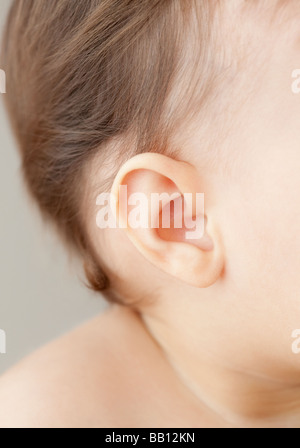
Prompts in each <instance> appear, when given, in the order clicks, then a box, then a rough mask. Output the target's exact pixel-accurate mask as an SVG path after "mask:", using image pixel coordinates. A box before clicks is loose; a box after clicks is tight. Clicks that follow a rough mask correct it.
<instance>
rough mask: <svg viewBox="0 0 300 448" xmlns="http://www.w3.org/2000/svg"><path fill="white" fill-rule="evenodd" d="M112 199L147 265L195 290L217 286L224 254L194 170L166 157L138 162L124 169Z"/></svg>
mask: <svg viewBox="0 0 300 448" xmlns="http://www.w3.org/2000/svg"><path fill="white" fill-rule="evenodd" d="M112 195H113V196H114V199H115V201H116V204H117V207H116V210H118V216H117V219H118V224H119V227H121V228H122V229H124V232H126V234H127V236H128V238H129V239H130V240H131V242H132V243H133V244H134V246H135V247H136V249H137V250H138V251H139V252H140V253H142V254H143V255H144V257H145V258H146V259H147V260H148V261H150V262H151V263H152V264H153V265H155V266H156V267H157V268H159V269H161V270H162V271H164V272H166V273H168V274H171V275H172V276H174V277H176V278H178V279H180V280H182V281H184V282H186V283H188V284H190V285H193V286H196V287H202V288H204V287H208V286H210V285H212V284H213V283H215V282H216V281H217V280H218V278H219V277H220V275H221V273H222V271H223V267H224V254H223V249H222V245H221V241H220V236H219V232H218V230H217V226H216V223H215V222H214V216H213V214H211V216H210V215H209V214H208V213H207V210H206V213H205V210H204V199H205V197H204V186H202V185H201V175H200V174H199V173H198V172H197V170H196V169H195V168H194V167H193V166H191V165H190V164H188V163H185V162H179V161H176V160H174V159H172V158H170V157H166V156H163V155H161V154H152V153H146V154H141V155H138V156H135V157H133V158H132V159H130V160H129V161H128V162H126V163H125V164H124V165H123V167H122V168H121V169H120V171H119V173H118V175H117V176H116V179H115V181H114V184H113V187H112Z"/></svg>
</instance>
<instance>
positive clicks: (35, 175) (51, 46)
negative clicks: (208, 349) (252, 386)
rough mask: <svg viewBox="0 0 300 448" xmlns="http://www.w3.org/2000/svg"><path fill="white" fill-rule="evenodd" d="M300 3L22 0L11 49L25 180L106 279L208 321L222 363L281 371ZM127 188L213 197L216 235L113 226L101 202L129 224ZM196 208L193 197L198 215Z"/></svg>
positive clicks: (293, 285)
mask: <svg viewBox="0 0 300 448" xmlns="http://www.w3.org/2000/svg"><path fill="white" fill-rule="evenodd" d="M299 6H300V5H299V2H297V1H282V0H278V1H272V2H271V1H265V0H260V1H243V0H227V1H217V0H214V1H212V0H201V1H200V0H195V1H192V0H131V1H129V0H128V1H127V0H126V1H124V0H76V2H73V1H72V0H59V1H54V0H52V1H43V0H15V1H14V3H13V7H12V11H11V14H10V18H9V21H8V26H7V32H6V36H5V41H4V51H3V56H4V67H3V68H4V69H5V70H6V75H7V104H8V108H9V112H10V116H11V120H12V123H13V126H14V130H15V132H16V135H17V137H18V141H19V144H20V148H21V154H22V160H23V170H24V175H25V179H26V182H27V185H28V187H29V190H30V192H31V194H32V195H33V197H34V198H35V199H36V200H37V201H38V203H39V205H40V207H41V209H42V211H43V213H44V215H45V216H46V217H49V218H50V219H51V220H52V221H53V222H54V223H56V224H57V226H58V228H59V229H60V231H61V233H62V235H63V236H64V238H65V239H66V240H67V241H68V242H69V243H71V244H72V245H73V247H75V248H76V249H77V250H78V251H79V253H80V254H81V256H82V258H83V260H84V263H85V267H86V272H87V277H88V279H89V281H90V283H91V285H92V286H93V287H94V288H95V289H96V290H99V291H104V293H107V296H108V297H109V298H110V299H111V300H115V301H119V302H123V303H125V304H127V305H128V306H133V307H136V308H138V309H140V310H143V312H145V313H148V314H149V315H152V316H154V315H157V316H158V315H159V316H163V317H164V319H169V321H172V319H173V324H174V326H176V325H178V326H180V320H181V318H182V319H185V325H186V324H187V322H188V325H191V328H192V326H193V324H195V325H196V326H197V325H199V326H200V328H202V330H201V331H203V334H205V330H208V329H209V330H210V333H211V338H210V342H211V346H214V344H213V341H214V340H215V346H216V347H217V346H218V344H219V339H218V338H219V337H220V333H219V332H220V331H221V332H222V335H223V337H224V339H225V340H227V347H226V350H225V349H224V353H223V355H224V356H225V353H227V354H228V353H229V352H230V354H231V355H232V357H233V358H234V356H235V355H237V354H238V356H239V360H240V359H241V352H243V353H245V356H246V355H247V359H249V358H251V356H252V355H253V356H254V355H255V356H256V358H258V359H260V357H261V359H262V360H263V359H264V360H265V359H266V358H268V359H269V361H272V362H269V367H270V366H273V367H274V365H275V364H276V363H278V360H279V359H281V358H282V356H285V358H287V357H289V356H290V364H295V365H296V363H297V357H295V356H293V355H292V353H291V354H290V352H291V350H290V347H291V342H292V341H291V333H292V331H293V330H294V329H296V328H298V327H299V326H300V320H299V319H298V313H299V315H300V275H299V273H300V236H299V228H300V212H299V211H298V205H299V198H298V196H299V194H298V192H299V190H300V176H299V172H300V151H299V147H298V145H299V142H300V127H299V122H300V97H299V96H297V95H295V94H294V93H293V92H292V88H291V85H292V82H293V79H292V73H293V71H294V70H295V69H297V68H298V65H299V64H298V59H299V56H298V53H299V51H300V40H299V37H300V33H299V31H298V25H299V22H300V7H299ZM120 186H123V187H124V186H127V193H128V197H131V198H132V197H133V198H135V200H137V198H139V199H140V197H141V196H135V197H134V196H132V195H133V194H135V193H138V194H143V195H144V196H143V197H146V198H147V199H148V204H150V203H151V197H153V196H152V195H153V193H168V194H170V195H171V194H173V193H175V194H177V195H178V198H179V197H182V195H183V194H185V193H190V194H192V195H193V198H195V197H196V194H197V193H204V198H205V210H204V214H205V218H204V217H203V216H202V218H203V219H202V221H203V224H204V235H203V237H201V238H196V239H189V238H187V229H186V228H185V227H184V225H183V226H181V228H175V227H176V226H174V225H171V226H170V228H163V226H162V222H161V220H159V223H160V226H159V228H151V226H149V227H148V228H134V226H133V225H129V226H128V227H127V228H117V229H114V228H107V229H99V226H97V221H96V217H97V214H98V212H99V208H100V206H101V204H100V201H99V200H98V203H97V198H98V197H99V194H101V193H103V192H108V191H110V190H111V189H112V192H113V194H114V197H115V198H116V199H117V204H119V205H121V207H120V210H121V211H120V217H119V218H120V221H123V223H124V219H125V218H124V216H121V215H122V213H123V212H124V210H125V208H126V207H125V206H124V203H123V202H124V200H125V196H124V195H123V196H122V195H121V197H120V196H119V194H120V191H121V189H120V188H119V187H120ZM175 202H176V201H175ZM145 204H146V202H145V203H143V204H142V206H143V207H145ZM102 205H103V204H102ZM135 205H137V203H136V204H135ZM167 205H168V204H164V207H167ZM164 207H161V209H160V210H159V212H160V213H162V211H163V208H164ZM173 208H174V210H173ZM128 209H129V211H130V209H132V210H133V209H134V203H133V202H132V203H131V204H128ZM175 209H176V207H175V204H174V205H173V206H172V207H171V210H173V212H174V213H172V214H171V215H172V216H171V218H172V219H174V220H175V217H176V213H175ZM132 210H131V211H132ZM140 210H141V209H140ZM299 210H300V208H299ZM177 211H178V210H177ZM197 213H198V212H197V209H196V207H195V204H193V207H192V208H191V209H190V210H189V211H187V214H189V216H188V217H187V222H188V220H189V219H190V220H191V219H192V218H195V215H196V214H197ZM200 214H201V215H202V212H201V213H200ZM138 219H139V218H138V217H137V216H136V220H138ZM185 225H186V223H185ZM124 227H125V226H124ZM145 227H146V226H145ZM178 227H180V226H178ZM174 316H175V317H174ZM183 316H185V317H184V318H183ZM206 326H207V328H206ZM200 333H201V332H200ZM249 337H251V338H253V340H254V339H255V342H256V343H255V344H249ZM204 339H205V338H204ZM258 340H260V341H261V344H260V346H259V347H258V344H257V341H258ZM237 341H239V343H237ZM198 342H199V344H200V343H203V344H204V342H206V343H207V340H206V341H202V342H201V340H200V339H199V341H198ZM273 344H275V347H274V346H273ZM237 346H238V347H239V350H238V349H237V348H236V347H237ZM241 348H243V351H242V350H241ZM271 349H273V350H271ZM249 351H250V352H251V353H250V354H251V356H249ZM218 355H219V354H218ZM280 355H281V356H280ZM221 356H222V355H221ZM270 368H271V367H270ZM282 373H283V372H282Z"/></svg>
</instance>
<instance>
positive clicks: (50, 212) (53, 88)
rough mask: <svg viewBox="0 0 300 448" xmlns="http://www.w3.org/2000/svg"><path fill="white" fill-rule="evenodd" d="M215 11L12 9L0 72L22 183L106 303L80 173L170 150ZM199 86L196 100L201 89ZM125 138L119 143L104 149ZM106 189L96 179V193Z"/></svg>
mask: <svg viewBox="0 0 300 448" xmlns="http://www.w3.org/2000/svg"><path fill="white" fill-rule="evenodd" d="M214 3H215V2H214V1H213V0H201V1H197V0H194V1H193V0H14V1H13V4H12V7H11V10H10V13H9V17H8V21H7V26H6V31H5V35H4V39H3V48H2V59H1V67H2V68H4V70H5V71H6V76H7V95H6V103H7V108H8V111H9V115H10V118H11V122H12V125H13V129H14V132H15V134H16V136H17V140H18V144H19V147H20V153H21V157H22V168H23V173H24V178H25V181H26V185H27V187H28V189H29V192H30V194H31V195H32V196H33V197H34V198H35V200H36V201H37V203H38V204H39V207H40V209H41V211H42V213H43V215H44V216H45V217H46V218H50V220H51V221H52V222H53V223H55V224H56V226H57V227H58V229H59V231H60V233H61V234H62V236H63V237H64V239H65V240H66V241H67V242H68V243H71V245H72V246H73V247H75V248H76V249H77V251H78V252H79V253H80V255H81V256H82V258H83V260H84V263H85V267H86V274H87V278H88V280H89V283H90V285H91V286H92V287H93V289H95V290H97V291H104V292H105V293H106V296H107V297H108V298H110V299H111V300H116V299H115V298H114V296H113V293H112V288H111V285H110V282H109V278H108V275H106V274H105V272H104V269H103V266H102V267H101V266H100V264H101V263H100V262H99V260H98V259H96V257H95V254H94V253H93V248H92V244H91V242H90V241H89V238H88V236H87V232H86V229H85V222H84V206H85V205H84V198H85V194H84V191H85V187H84V175H83V173H84V172H85V170H86V167H87V166H88V165H89V163H91V161H92V160H93V159H94V158H95V157H96V156H97V157H99V161H100V165H101V164H102V165H103V166H107V165H108V161H109V160H113V161H114V162H115V163H114V168H115V169H116V170H117V169H118V166H119V165H120V164H121V163H122V161H124V160H126V158H129V157H131V156H132V155H134V154H136V153H142V152H147V151H157V152H167V151H168V148H169V140H170V135H172V133H173V131H174V129H176V123H177V122H178V120H179V112H178V111H179V110H180V112H181V114H184V108H183V104H185V103H186V105H187V104H188V103H189V99H190V98H191V97H193V95H194V91H195V85H196V80H195V83H194V84H193V81H192V77H191V78H190V80H188V81H187V83H186V84H185V89H183V88H181V87H183V85H184V84H180V83H182V81H183V74H184V73H185V72H189V71H190V72H191V73H192V71H193V69H194V68H195V65H197V64H199V65H201V67H202V73H204V72H206V68H205V67H206V65H208V63H207V53H208V52H205V51H204V49H203V48H205V42H207V40H208V38H209V17H210V12H211V9H212V4H214ZM196 9H197V12H196ZM195 14H197V19H199V21H198V25H197V26H199V36H198V38H199V39H200V38H201V39H202V41H201V45H199V48H200V51H199V53H197V56H195V51H194V48H189V47H188V44H187V40H188V39H187V37H188V34H189V33H190V32H191V29H192V27H191V23H192V20H193V15H194V16H195ZM195 28H197V27H195ZM199 42H200V40H199ZM186 57H187V60H186V63H185V65H184V64H183V61H184V59H185V58H186ZM193 57H194V60H192V58H193ZM189 58H190V59H189ZM177 81H178V83H177V88H178V91H179V93H180V95H179V98H181V102H180V100H178V103H176V104H174V103H173V102H172V101H170V94H171V91H172V90H173V88H174V86H175V84H176V82H177ZM197 82H198V84H197V88H198V92H199V95H198V99H200V97H204V96H205V89H206V87H205V86H206V83H205V82H203V81H202V82H201V80H200V81H199V80H197ZM129 136H130V144H127V145H125V141H126V138H127V141H128V137H129ZM123 137H124V144H118V145H115V146H112V145H109V143H110V142H112V141H114V140H118V141H119V142H120V141H121V142H122V138H123ZM112 148H114V149H112ZM111 174H112V175H113V174H114V173H111ZM108 185H109V179H103V186H102V188H107V186H108ZM104 186H105V187H104Z"/></svg>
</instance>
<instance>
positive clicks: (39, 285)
mask: <svg viewBox="0 0 300 448" xmlns="http://www.w3.org/2000/svg"><path fill="white" fill-rule="evenodd" d="M48 1H49V0H48ZM10 3H11V0H0V32H1V33H2V29H3V23H4V21H5V16H6V13H7V10H8V7H9V5H10ZM0 68H1V67H0ZM19 166H20V162H19V158H18V154H17V149H16V145H15V142H14V140H13V137H12V135H11V132H10V128H9V124H8V122H7V119H6V116H5V112H4V110H3V95H0V213H1V216H0V329H3V330H5V332H6V336H7V353H6V355H0V374H1V373H3V372H4V371H5V370H6V369H7V368H8V367H10V366H11V365H12V364H14V363H16V362H17V361H18V360H20V358H22V357H24V356H25V355H27V354H28V353H30V352H31V351H32V350H34V349H36V348H37V347H39V346H41V345H43V344H44V343H46V342H47V341H49V340H51V339H53V338H55V337H57V336H59V335H60V334H62V333H64V332H66V331H68V330H69V329H71V328H73V327H74V326H76V325H78V324H79V323H81V322H82V321H85V320H86V319H89V318H90V317H92V316H93V315H95V314H98V313H99V312H101V311H102V310H103V309H104V308H105V302H104V300H103V299H102V298H101V297H100V296H99V295H97V294H93V293H92V292H90V291H89V290H87V289H86V288H85V287H84V286H83V284H82V281H80V277H81V279H83V275H82V274H80V273H79V275H78V271H79V269H78V267H76V266H74V263H73V264H71V263H70V261H69V259H68V257H67V255H66V253H65V251H64V249H63V247H61V244H60V242H59V241H58V239H57V238H56V237H55V236H54V235H52V234H51V233H50V232H49V231H47V230H46V229H45V228H44V226H43V224H42V222H41V219H40V218H39V215H38V213H37V211H36V209H35V207H33V205H32V204H31V203H30V200H29V199H28V197H27V195H26V193H25V192H24V187H23V185H22V180H21V177H20V172H19Z"/></svg>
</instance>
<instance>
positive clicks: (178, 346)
mask: <svg viewBox="0 0 300 448" xmlns="http://www.w3.org/2000/svg"><path fill="white" fill-rule="evenodd" d="M187 314H188V313H187ZM168 317H169V316H168ZM168 317H167V315H165V314H163V313H159V317H158V318H157V316H156V315H155V312H151V313H150V314H149V315H147V314H141V321H142V323H143V325H145V329H146V330H147V331H148V332H149V334H150V335H151V336H152V337H153V339H154V340H155V341H156V343H157V344H158V346H159V347H160V348H161V353H162V355H163V356H164V357H165V359H166V360H167V362H168V364H169V366H170V368H171V369H172V370H173V372H174V373H175V374H176V375H177V377H178V379H179V380H180V382H181V383H182V384H183V385H184V387H185V388H186V390H187V400H189V399H191V401H193V402H194V400H196V401H197V402H198V404H199V410H201V412H202V413H203V407H206V409H207V412H208V414H210V415H212V414H214V415H215V419H216V422H220V421H223V422H224V426H233V427H267V428H270V427H275V428H278V427H283V428H284V427H286V428H297V427H298V428H300V423H299V422H300V374H299V381H298V380H297V376H296V375H295V370H294V369H293V370H291V371H290V372H289V370H288V369H287V368H286V369H285V370H283V369H282V366H279V365H278V366H276V363H274V365H272V366H271V365H270V360H265V364H264V361H263V360H262V359H261V356H259V355H260V353H259V341H256V347H257V352H256V353H255V352H253V350H252V348H251V347H249V351H246V352H244V351H243V349H242V348H243V344H241V354H240V356H239V357H238V358H237V352H238V349H239V341H238V340H237V341H236V346H232V345H231V344H232V342H231V341H230V340H227V339H226V337H225V335H224V337H222V333H221V331H220V333H219V335H218V338H219V350H216V346H215V345H214V337H213V336H210V333H209V332H208V331H207V330H208V327H211V328H210V330H211V335H213V334H214V333H216V332H217V331H218V329H217V328H215V323H214V321H213V320H212V321H211V323H210V325H205V324H204V323H202V320H201V319H200V318H199V319H198V325H195V321H193V320H190V321H189V322H186V321H185V318H186V316H185V315H184V314H181V318H180V319H178V316H177V318H176V317H175V318H174V320H172V319H171V320H168ZM199 333H200V337H199ZM249 365H251V366H253V368H251V369H249ZM243 366H244V367H243ZM246 366H247V367H246ZM189 394H190V395H189Z"/></svg>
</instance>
